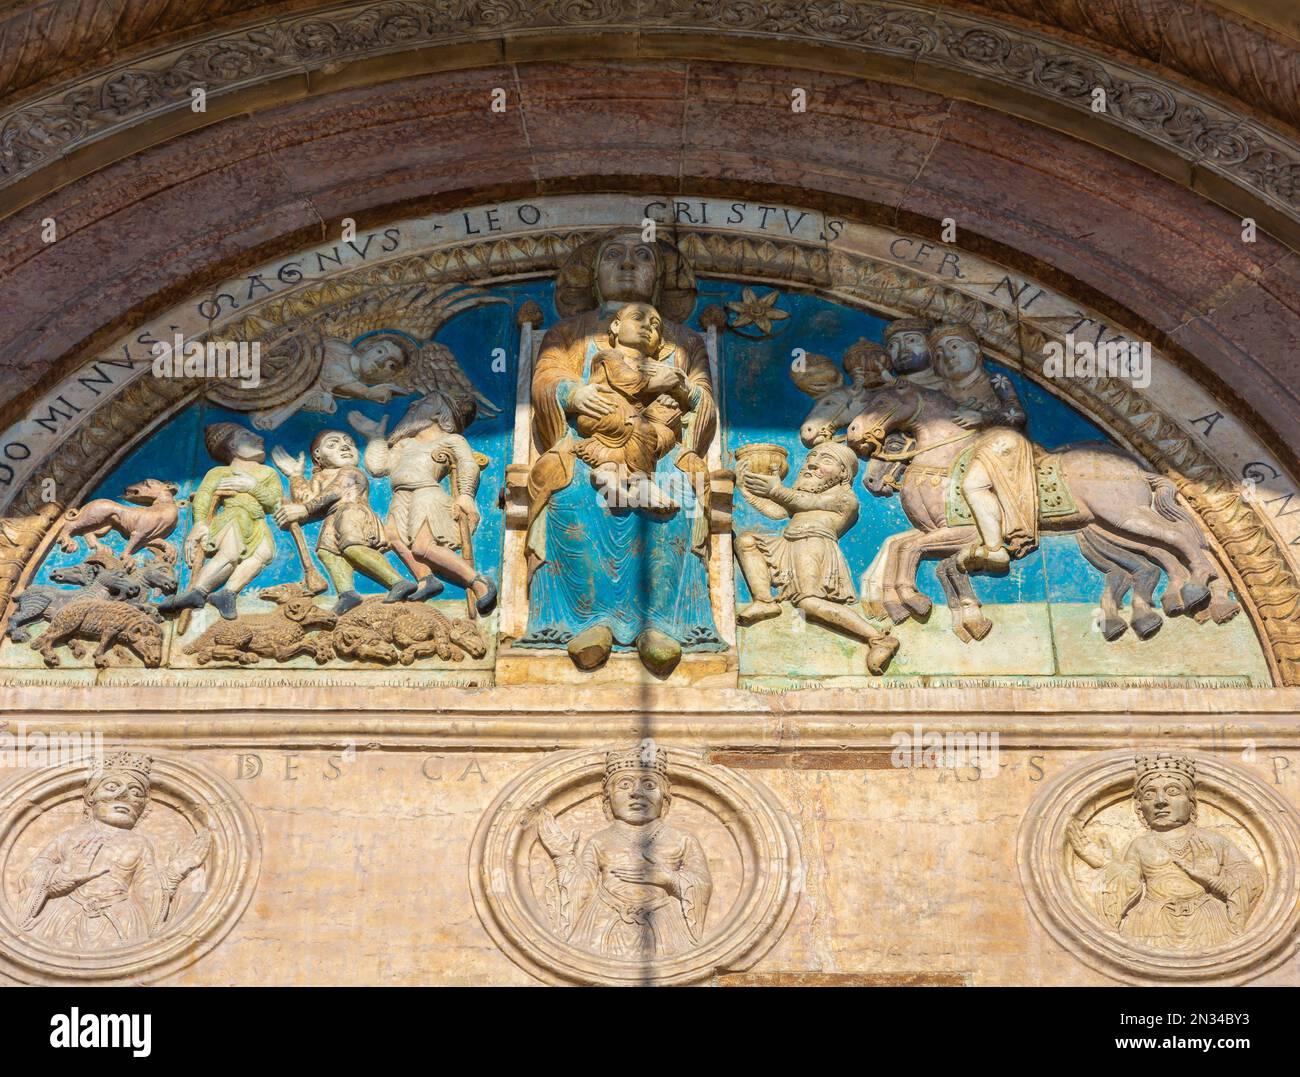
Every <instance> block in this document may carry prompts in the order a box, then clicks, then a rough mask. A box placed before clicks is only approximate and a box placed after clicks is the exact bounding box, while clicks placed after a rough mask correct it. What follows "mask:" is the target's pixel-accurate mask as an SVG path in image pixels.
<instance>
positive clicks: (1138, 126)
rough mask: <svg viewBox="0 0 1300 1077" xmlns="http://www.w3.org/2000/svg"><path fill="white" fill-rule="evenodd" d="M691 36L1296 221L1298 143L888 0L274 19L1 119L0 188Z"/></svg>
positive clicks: (564, 0)
mask: <svg viewBox="0 0 1300 1077" xmlns="http://www.w3.org/2000/svg"><path fill="white" fill-rule="evenodd" d="M582 29H588V30H592V31H596V30H599V31H619V30H626V31H636V30H641V31H658V32H664V33H672V32H674V31H697V32H699V31H703V32H709V33H726V34H732V35H738V36H746V37H764V38H772V39H775V40H777V41H787V42H791V41H793V42H822V43H825V44H827V45H832V46H838V47H845V48H852V49H857V50H860V51H861V52H863V53H866V54H874V55H882V56H893V57H904V58H909V59H912V60H914V61H916V62H921V63H925V64H927V65H932V66H935V67H939V68H943V69H948V70H952V71H958V72H961V73H963V74H966V75H970V76H973V77H976V78H980V79H987V80H991V81H994V82H997V83H1001V84H1004V85H1007V86H1011V87H1015V88H1016V89H1018V90H1020V91H1023V92H1028V93H1032V94H1035V95H1038V96H1042V97H1046V98H1049V99H1051V100H1054V101H1056V102H1058V103H1062V104H1065V105H1068V106H1069V107H1071V108H1074V109H1077V110H1079V111H1080V112H1084V113H1090V105H1091V95H1092V91H1093V89H1094V87H1098V86H1100V87H1103V88H1105V90H1106V95H1107V111H1106V112H1105V113H1104V114H1101V115H1094V117H1093V118H1095V119H1097V120H1098V121H1099V122H1103V123H1107V124H1110V125H1113V126H1115V127H1118V128H1121V129H1123V130H1125V131H1128V132H1130V133H1132V134H1136V135H1137V136H1139V137H1140V138H1142V139H1143V140H1146V141H1150V142H1154V143H1156V144H1158V145H1160V146H1162V147H1164V148H1166V149H1168V150H1170V151H1172V152H1173V153H1175V154H1177V155H1178V156H1179V157H1181V158H1183V159H1184V160H1187V161H1189V162H1191V163H1192V164H1194V165H1196V166H1198V167H1203V168H1205V169H1208V170H1210V171H1212V172H1214V173H1216V174H1218V175H1220V176H1222V177H1224V178H1226V179H1228V180H1230V181H1231V182H1232V183H1234V184H1237V185H1238V186H1240V187H1242V188H1244V189H1246V190H1248V191H1250V192H1252V193H1253V194H1255V195H1256V196H1257V197H1259V198H1261V199H1263V200H1264V201H1265V202H1267V203H1268V204H1269V205H1271V206H1273V207H1275V208H1276V209H1278V210H1279V211H1281V212H1282V213H1284V214H1286V215H1288V216H1290V217H1292V218H1294V219H1297V220H1300V147H1298V146H1297V145H1296V143H1295V142H1294V141H1293V140H1292V139H1290V138H1288V137H1286V136H1285V135H1284V134H1282V133H1280V132H1279V131H1277V130H1275V129H1273V128H1270V127H1269V126H1267V125H1265V124H1262V123H1259V122H1257V121H1256V120H1254V119H1253V118H1251V117H1250V116H1248V115H1245V114H1243V113H1240V112H1237V111H1234V110H1233V109H1232V108H1230V107H1228V106H1227V105H1225V104H1223V103H1221V102H1219V101H1216V100H1214V99H1212V98H1211V97H1209V96H1208V95H1205V94H1201V93H1198V92H1196V91H1194V90H1191V89H1188V88H1186V87H1184V86H1181V85H1179V84H1177V83H1174V82H1172V81H1167V80H1162V79H1160V78H1159V77H1158V76H1156V75H1154V74H1153V73H1152V72H1150V71H1149V70H1147V69H1145V68H1142V67H1140V66H1137V65H1136V64H1125V63H1121V62H1119V61H1116V60H1113V59H1110V58H1107V57H1103V56H1101V55H1099V54H1097V53H1094V52H1091V51H1088V50H1085V49H1081V48H1078V47H1075V46H1072V45H1069V44H1066V43H1063V42H1061V41H1059V40H1057V39H1055V38H1053V37H1050V36H1048V35H1046V34H1041V33H1036V32H1033V31H1029V30H1025V29H1021V28H1018V27H1012V26H1009V25H1007V24H1005V23H1002V22H998V21H995V20H991V19H988V18H982V17H979V16H976V15H972V14H967V13H961V12H955V11H949V10H945V9H942V8H940V9H935V8H922V7H918V6H916V5H912V4H906V3H899V2H896V0H869V2H859V3H850V4H845V3H840V2H838V0H811V2H808V3H800V4H780V3H770V4H769V3H732V2H722V0H703V2H700V0H385V2H383V3H355V4H348V5H342V6H339V7H337V8H335V9H333V10H332V11H328V12H322V13H315V14H308V15H302V16H297V17H293V16H289V17H284V18H281V19H272V20H268V21H265V22H263V23H260V24H258V25H255V26H251V27H243V28H239V29H236V30H231V31H229V32H227V33H225V34H220V35H214V36H211V37H208V38H206V39H205V40H203V41H201V42H199V43H197V44H186V45H181V46H177V47H174V48H171V49H168V50H164V51H159V52H155V53H153V54H152V55H150V56H147V57H144V58H140V59H133V60H129V61H126V62H123V63H120V64H118V65H116V66H114V67H112V68H111V69H109V70H107V71H102V72H97V73H95V74H93V75H90V76H87V77H86V78H84V79H82V80H80V81H77V82H75V83H72V84H70V85H65V86H63V87H62V88H60V89H58V90H54V91H51V92H50V93H47V94H45V95H44V96H42V97H40V98H38V99H36V100H34V101H30V102H28V103H26V104H24V105H21V106H19V107H17V108H15V109H13V110H11V111H10V112H9V113H8V114H7V115H4V116H3V117H0V186H3V185H5V184H9V183H13V182H14V181H15V180H17V179H19V178H21V177H23V176H26V175H30V174H31V173H33V172H35V171H37V170H38V169H40V168H42V167H45V166H46V165H49V164H52V163H53V162H54V161H56V160H58V159H59V158H60V157H62V156H64V155H66V154H67V153H68V152H69V151H70V150H72V149H74V148H77V147H79V146H82V145H85V144H87V143H89V142H93V141H96V140H99V139H102V138H104V137H106V136H108V135H110V134H113V133H114V132H117V131H121V130H124V129H126V128H128V127H131V126H134V125H137V124H140V123H142V122H148V121H149V120H151V119H153V118H155V117H158V116H160V115H164V114H166V113H169V112H177V111H184V110H185V109H188V108H189V107H190V88H191V87H193V86H203V87H206V89H207V90H208V92H209V94H216V93H220V92H223V91H235V90H240V89H245V88H248V87H251V86H255V85H258V84H260V83H265V82H269V81H271V80H273V79H276V78H279V77H283V76H286V75H291V74H296V73H302V72H306V71H314V70H320V69H322V68H327V67H329V66H331V65H336V64H339V63H344V62H352V61H356V60H360V59H364V58H367V57H372V56H381V55H387V54H392V53H397V52H402V51H405V50H414V49H421V48H427V47H430V46H436V45H440V44H449V43H451V42H453V41H457V42H464V41H467V40H468V41H474V40H491V39H493V38H497V37H500V36H502V35H505V34H510V35H518V36H545V35H546V34H548V33H558V32H564V31H569V32H571V31H573V30H582Z"/></svg>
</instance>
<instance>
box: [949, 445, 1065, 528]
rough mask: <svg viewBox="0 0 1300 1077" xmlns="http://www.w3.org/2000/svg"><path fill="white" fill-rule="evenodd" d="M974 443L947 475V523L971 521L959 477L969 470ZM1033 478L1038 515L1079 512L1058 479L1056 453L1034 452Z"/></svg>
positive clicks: (962, 477)
mask: <svg viewBox="0 0 1300 1077" xmlns="http://www.w3.org/2000/svg"><path fill="white" fill-rule="evenodd" d="M974 452H975V446H973V445H972V446H971V447H970V448H969V449H967V450H966V451H965V452H964V453H962V454H961V455H960V456H959V457H957V461H956V463H954V464H953V465H952V471H951V472H950V473H949V476H948V496H947V506H946V507H947V511H948V526H949V527H964V526H965V525H967V524H970V523H973V522H974V518H973V517H972V516H971V511H970V506H969V505H968V504H967V503H966V497H965V495H964V494H963V493H962V492H961V483H962V480H963V479H964V478H965V477H966V472H967V471H968V470H970V461H971V456H972V454H973V453H974ZM1034 477H1035V478H1036V479H1037V480H1038V517H1039V519H1049V518H1051V517H1053V516H1069V515H1071V514H1072V513H1075V512H1078V511H1079V507H1078V506H1077V505H1076V504H1075V503H1074V498H1073V497H1072V496H1071V495H1070V491H1069V490H1068V489H1066V486H1065V480H1064V479H1062V478H1061V457H1060V454H1059V453H1040V452H1038V451H1037V449H1035V452H1034Z"/></svg>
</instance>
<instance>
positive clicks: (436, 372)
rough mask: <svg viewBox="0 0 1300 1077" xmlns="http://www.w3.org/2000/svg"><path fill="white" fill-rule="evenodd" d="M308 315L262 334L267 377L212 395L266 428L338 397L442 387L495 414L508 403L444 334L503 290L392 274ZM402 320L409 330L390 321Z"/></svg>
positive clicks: (385, 396)
mask: <svg viewBox="0 0 1300 1077" xmlns="http://www.w3.org/2000/svg"><path fill="white" fill-rule="evenodd" d="M321 298H322V300H323V301H324V304H325V305H322V306H321V307H320V308H319V309H318V310H317V312H315V313H314V314H309V315H308V316H307V317H305V318H298V319H293V320H290V321H288V322H287V324H286V325H285V326H284V328H283V329H281V330H280V331H278V332H276V333H274V334H272V335H270V336H268V337H264V338H263V339H262V346H263V359H262V382H261V384H260V385H259V386H257V387H256V388H254V389H245V388H240V387H239V386H238V385H237V383H235V382H233V381H232V382H228V383H225V384H223V385H221V386H220V387H219V388H217V389H214V390H212V391H211V392H210V393H209V394H208V396H209V399H211V400H213V401H214V402H215V403H218V404H221V405H223V406H225V407H228V408H231V409H233V410H235V411H244V412H251V413H252V419H253V425H254V426H255V427H257V428H258V429H259V430H274V429H276V428H277V427H279V426H281V425H283V424H284V423H285V422H286V421H288V420H289V419H290V418H292V417H293V416H294V415H296V414H297V413H298V412H299V411H309V412H319V413H324V414H328V415H332V414H334V413H335V412H336V411H337V410H338V401H339V400H340V399H345V400H368V401H373V402H374V403H377V404H387V403H388V402H389V401H390V400H392V399H393V398H394V397H402V396H420V397H424V396H427V395H429V394H430V393H434V392H440V393H443V394H445V395H447V396H449V397H451V398H453V399H455V400H457V401H461V402H463V403H465V404H468V402H470V401H472V402H473V405H474V407H475V409H476V410H477V412H478V413H481V414H482V415H485V416H487V417H488V418H491V417H493V416H495V415H497V414H498V412H499V411H500V409H499V408H498V407H496V406H495V405H494V404H493V403H492V401H491V400H489V399H488V398H487V397H486V396H484V395H483V394H482V393H481V392H480V391H479V390H478V389H477V388H475V386H474V384H473V383H472V382H471V381H470V380H469V378H468V376H467V375H466V374H465V372H464V371H463V370H462V369H461V367H460V364H459V363H457V361H456V357H455V356H454V355H453V354H452V352H451V349H450V348H448V347H447V346H446V345H445V344H440V343H437V342H436V341H434V339H433V338H434V336H435V335H436V334H437V333H438V331H439V330H440V329H441V328H442V327H443V326H444V325H445V324H446V323H447V322H448V321H450V320H451V319H452V318H453V317H455V316H456V315H458V314H461V313H464V312H466V311H470V310H475V309H477V308H479V307H483V306H487V305H490V304H498V303H507V302H508V301H507V300H506V299H504V298H502V297H500V296H494V295H490V294H488V293H487V292H484V291H482V290H481V289H479V288H474V287H469V286H466V285H460V284H451V285H444V286H441V287H433V286H431V285H429V284H425V283H416V284H402V283H398V284H394V283H392V282H383V283H380V284H378V285H375V286H371V287H367V288H366V290H364V291H362V292H361V293H360V294H353V293H351V292H349V293H348V294H347V295H346V296H344V297H343V299H342V301H340V302H333V303H331V302H329V298H330V297H329V295H328V293H326V294H324V295H322V297H321ZM399 325H400V326H401V328H400V329H395V328H390V327H392V326H399Z"/></svg>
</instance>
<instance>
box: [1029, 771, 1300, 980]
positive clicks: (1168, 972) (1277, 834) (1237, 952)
mask: <svg viewBox="0 0 1300 1077" xmlns="http://www.w3.org/2000/svg"><path fill="white" fill-rule="evenodd" d="M1164 750H1168V749H1167V748H1165V749H1164ZM1140 751H1141V749H1120V750H1117V751H1111V752H1101V753H1098V754H1097V755H1096V756H1095V757H1093V758H1091V759H1088V760H1086V761H1085V762H1083V763H1079V764H1076V765H1075V766H1072V767H1070V768H1068V769H1067V770H1065V771H1064V772H1063V773H1061V774H1059V775H1058V776H1057V777H1056V778H1054V779H1052V780H1051V781H1050V782H1049V783H1048V785H1047V787H1046V788H1044V789H1043V790H1042V791H1041V792H1040V793H1039V795H1038V797H1037V798H1036V799H1035V800H1034V802H1033V804H1032V805H1031V806H1030V808H1029V810H1028V811H1027V812H1026V813H1025V816H1024V818H1023V819H1022V820H1021V824H1020V831H1019V834H1018V838H1017V856H1016V860H1017V865H1018V867H1019V870H1020V882H1021V886H1022V888H1023V890H1024V893H1025V897H1026V899H1027V900H1028V902H1029V906H1030V908H1031V909H1032V910H1033V912H1034V916H1035V917H1036V918H1037V919H1038V921H1039V923H1040V924H1042V926H1043V927H1044V928H1045V929H1046V930H1047V932H1048V934H1050V935H1051V936H1052V938H1053V939H1055V940H1056V941H1057V942H1058V943H1060V945H1061V946H1063V947H1064V948H1065V949H1066V950H1068V951H1069V952H1070V953H1072V954H1073V955H1074V956H1075V957H1077V958H1078V959H1079V960H1080V961H1082V962H1084V963H1085V964H1087V965H1090V966H1091V967H1093V968H1095V969H1097V970H1098V971H1100V972H1103V973H1105V974H1106V975H1107V976H1110V977H1112V978H1114V979H1116V980H1121V981H1124V982H1127V983H1133V984H1178V983H1185V984H1215V983H1217V984H1241V983H1246V982H1248V981H1249V980H1253V979H1255V978H1256V977H1258V976H1261V975H1262V974H1264V973H1265V972H1267V971H1268V970H1269V969H1271V968H1273V967H1275V966H1276V965H1278V964H1279V963H1281V962H1282V961H1284V960H1286V959H1287V958H1288V957H1290V956H1291V955H1292V954H1294V953H1295V950H1296V947H1297V944H1298V942H1297V938H1296V934H1297V927H1298V926H1300V891H1298V889H1297V886H1298V881H1297V871H1298V870H1300V817H1298V816H1297V813H1296V812H1295V810H1294V809H1293V808H1292V807H1291V806H1290V805H1289V804H1288V803H1287V802H1286V801H1285V800H1284V799H1282V798H1281V797H1280V796H1279V795H1278V794H1277V793H1275V792H1274V791H1273V790H1272V789H1270V788H1269V787H1268V786H1267V785H1266V784H1265V783H1264V782H1263V781H1261V780H1260V779H1259V778H1257V777H1256V776H1255V775H1253V774H1251V773H1249V772H1248V771H1245V770H1243V769H1241V768H1239V767H1237V766H1235V765H1233V764H1230V763H1227V762H1225V761H1223V760H1222V759H1221V758H1219V757H1218V756H1216V755H1209V754H1205V753H1201V752H1193V753H1188V754H1190V755H1191V756H1192V758H1193V759H1194V760H1195V762H1196V775H1197V781H1196V784H1197V791H1196V792H1197V800H1198V801H1206V802H1208V803H1211V804H1213V805H1214V806H1215V807H1218V808H1220V809H1221V810H1223V811H1225V812H1226V813H1227V814H1229V815H1231V816H1233V817H1234V818H1236V819H1237V820H1238V821H1239V822H1240V823H1241V825H1242V826H1244V827H1245V828H1246V829H1247V830H1248V831H1249V832H1250V834H1251V836H1252V838H1253V839H1254V840H1255V842H1256V844H1257V845H1258V847H1259V849H1260V850H1261V851H1262V854H1263V857H1264V861H1265V864H1264V873H1265V877H1266V883H1265V893H1264V896H1263V898H1262V899H1261V901H1260V903H1259V905H1258V906H1257V907H1256V908H1255V910H1254V912H1253V913H1252V915H1251V918H1250V921H1249V923H1248V925H1247V928H1246V930H1245V932H1243V934H1242V935H1241V936H1240V937H1239V938H1237V939H1235V940H1233V941H1232V942H1231V943H1228V944H1225V945H1222V946H1218V947H1215V948H1214V949H1212V950H1210V951H1208V952H1206V953H1199V954H1186V953H1174V952H1171V951H1167V950H1157V949H1154V948H1152V947H1147V946H1142V945H1139V944H1136V943H1133V942H1130V941H1129V940H1127V939H1124V938H1123V937H1122V936H1120V935H1118V934H1117V933H1115V932H1113V931H1112V930H1110V929H1109V928H1108V927H1107V926H1106V925H1105V924H1103V923H1102V922H1101V920H1099V919H1098V918H1097V916H1096V915H1095V914H1094V913H1092V912H1091V911H1090V910H1088V909H1085V908H1084V907H1083V906H1082V904H1081V903H1080V901H1079V899H1078V897H1077V895H1076V893H1075V891H1074V887H1073V883H1072V882H1071V880H1070V878H1069V876H1068V864H1069V857H1070V855H1071V852H1070V845H1069V842H1068V840H1067V838H1066V830H1065V828H1066V824H1067V823H1068V822H1069V821H1070V820H1071V819H1075V818H1080V819H1086V818H1087V817H1088V816H1089V815H1090V814H1094V813H1095V812H1096V811H1098V810H1100V809H1101V808H1102V807H1105V806H1107V805H1108V804H1111V803H1114V802H1115V801H1116V800H1118V799H1125V798H1128V797H1130V796H1131V795H1132V786H1133V758H1134V755H1135V754H1138V753H1139V752H1140Z"/></svg>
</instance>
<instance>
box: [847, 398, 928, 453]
mask: <svg viewBox="0 0 1300 1077" xmlns="http://www.w3.org/2000/svg"><path fill="white" fill-rule="evenodd" d="M922 403H923V402H922V400H921V395H920V393H919V392H918V391H917V389H916V387H915V386H912V385H908V384H906V383H905V382H898V383H896V384H894V385H891V386H889V387H888V388H886V389H881V390H879V391H878V392H875V393H872V394H871V395H870V396H869V397H868V398H867V400H866V401H865V403H864V405H863V407H862V409H861V410H860V411H859V412H858V414H857V416H856V417H855V418H854V419H853V421H852V422H850V423H849V428H848V433H847V434H846V435H845V438H846V441H847V442H848V446H849V448H850V449H852V450H853V451H854V452H855V453H857V454H858V455H859V456H860V457H862V459H864V460H866V459H869V458H870V457H873V456H875V455H876V454H877V453H878V452H880V451H881V449H882V448H883V447H884V444H885V438H886V437H887V436H888V435H889V434H891V433H893V432H894V431H895V430H906V429H907V428H908V427H909V426H910V425H911V424H912V422H913V421H915V419H916V417H917V415H918V414H919V413H920V410H921V406H922Z"/></svg>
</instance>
